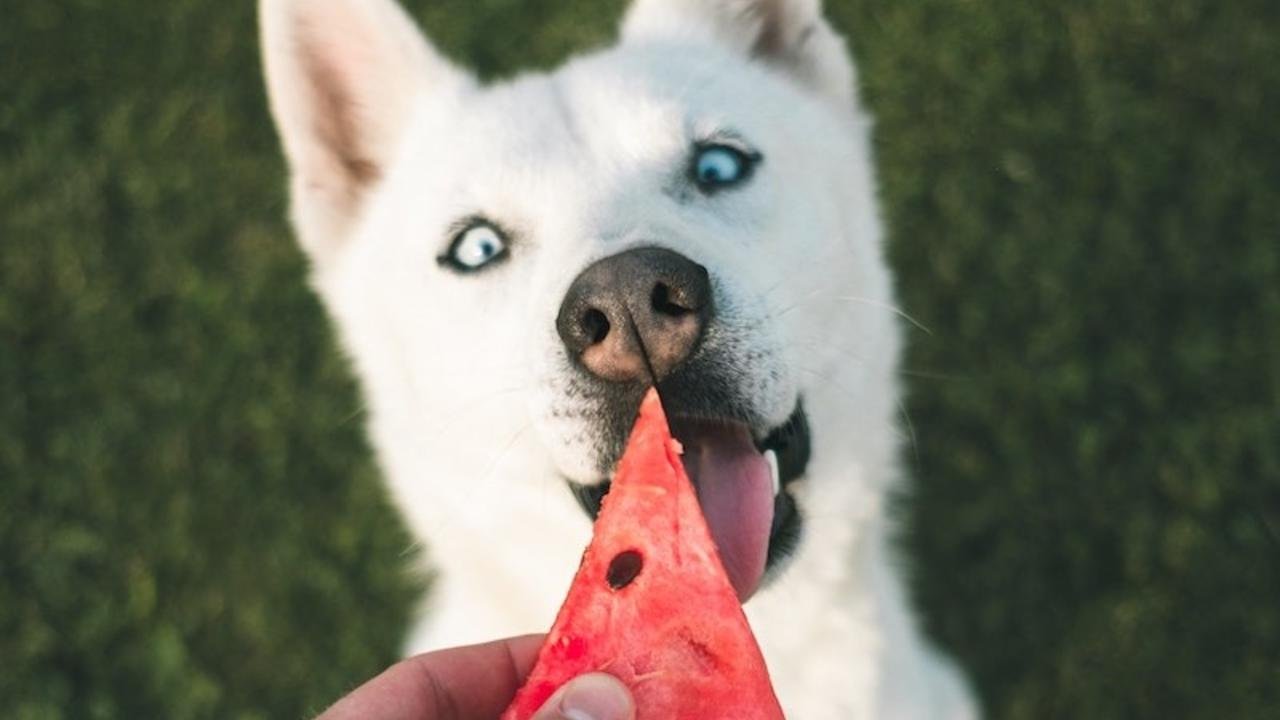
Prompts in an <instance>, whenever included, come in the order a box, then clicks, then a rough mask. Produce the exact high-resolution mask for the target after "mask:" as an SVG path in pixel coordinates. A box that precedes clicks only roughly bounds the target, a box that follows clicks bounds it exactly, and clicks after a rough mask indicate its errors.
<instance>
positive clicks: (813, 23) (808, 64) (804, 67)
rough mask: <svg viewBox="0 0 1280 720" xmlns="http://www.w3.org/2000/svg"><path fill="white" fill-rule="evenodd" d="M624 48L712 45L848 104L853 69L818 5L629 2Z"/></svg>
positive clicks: (792, 1)
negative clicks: (759, 62)
mask: <svg viewBox="0 0 1280 720" xmlns="http://www.w3.org/2000/svg"><path fill="white" fill-rule="evenodd" d="M622 37H623V41H624V42H643V41H651V40H678V41H686V42H688V41H692V42H714V43H717V44H720V45H722V46H726V47H728V48H730V49H732V50H734V51H735V52H739V53H742V54H744V55H747V56H750V57H753V58H758V59H760V60H762V61H764V62H767V63H770V64H772V65H774V66H777V67H780V68H782V69H783V70H785V71H786V72H788V73H789V74H791V75H792V76H794V77H795V78H796V80H798V81H799V82H800V83H801V84H802V85H805V86H807V87H810V88H811V89H813V90H816V91H818V92H819V93H821V94H823V95H826V96H828V97H830V98H832V99H834V100H836V101H838V102H845V103H847V102H852V100H853V93H854V86H853V85H854V72H853V64H852V63H851V62H850V60H849V54H848V50H847V48H846V47H845V43H844V40H843V39H842V38H841V37H840V36H839V35H837V34H836V32H835V31H834V30H832V28H831V26H830V25H829V24H827V21H826V19H824V18H823V16H822V3H821V0H634V2H632V4H631V9H630V10H629V11H628V12H627V16H626V19H625V20H624V21H623V25H622Z"/></svg>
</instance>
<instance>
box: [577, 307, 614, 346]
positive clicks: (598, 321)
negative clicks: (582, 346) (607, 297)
mask: <svg viewBox="0 0 1280 720" xmlns="http://www.w3.org/2000/svg"><path fill="white" fill-rule="evenodd" d="M582 334H583V336H584V337H585V338H586V339H587V343H588V344H589V345H598V344H599V343H602V342H604V339H605V338H606V337H608V336H609V317H608V316H607V315H605V314H604V313H603V312H601V311H600V310H598V309H596V308H590V309H588V310H587V311H586V312H584V313H583V314H582Z"/></svg>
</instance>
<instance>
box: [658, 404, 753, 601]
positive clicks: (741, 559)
mask: <svg viewBox="0 0 1280 720" xmlns="http://www.w3.org/2000/svg"><path fill="white" fill-rule="evenodd" d="M676 424H677V427H676V428H675V429H676V432H675V436H676V439H677V440H679V441H680V443H681V444H682V445H683V446H684V458H683V459H684V467H685V472H687V473H689V478H690V479H691V480H693V483H694V486H695V487H697V490H698V501H699V502H700V503H701V504H702V514H703V516H704V517H706V519H707V525H708V526H710V528H711V537H712V538H714V539H715V541H716V547H717V548H719V550H720V559H721V561H723V562H724V569H725V572H727V573H728V575H729V581H730V582H731V583H733V589H734V590H736V591H737V593H738V599H739V600H741V601H743V602H746V600H747V598H749V597H751V595H752V594H754V593H755V591H756V589H757V588H758V587H759V586H760V578H761V577H763V576H764V568H765V560H766V559H767V557H768V552H769V531H770V528H771V527H772V525H773V478H772V477H771V476H770V472H769V463H768V462H767V461H766V460H765V459H764V456H763V455H761V454H760V453H759V452H757V451H756V448H755V444H754V443H752V441H751V434H750V431H749V430H748V429H747V428H746V427H744V426H737V425H724V424H712V423H701V422H698V423H694V422H687V423H679V422H677V423H676Z"/></svg>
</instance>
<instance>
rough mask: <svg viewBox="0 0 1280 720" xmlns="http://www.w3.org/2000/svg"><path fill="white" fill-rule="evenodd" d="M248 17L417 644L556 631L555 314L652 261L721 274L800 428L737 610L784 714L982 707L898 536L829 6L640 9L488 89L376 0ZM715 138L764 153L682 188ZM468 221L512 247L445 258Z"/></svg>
mask: <svg viewBox="0 0 1280 720" xmlns="http://www.w3.org/2000/svg"><path fill="white" fill-rule="evenodd" d="M262 21H263V36H264V55H265V58H266V69H267V76H268V85H269V88H270V92H271V98H272V109H273V112H274V114H275V117H276V120H277V123H278V125H279V127H280V130H281V135H282V137H283V144H284V147H285V151H286V154H287V156H288V158H289V161H290V167H291V171H292V176H293V185H292V187H293V212H294V222H295V225H296V227H297V230H298V234H299V237H300V240H301V243H302V245H303V247H304V248H306V249H307V251H308V253H309V254H310V256H311V259H312V262H313V271H314V274H313V281H314V285H315V287H316V289H317V290H318V292H319V293H320V295H321V296H322V297H323V299H324V301H325V303H326V304H327V306H328V308H329V310H330V312H331V313H332V315H333V317H334V319H335V320H336V323H337V326H338V328H339V330H340V332H341V335H342V339H343V341H344V345H345V347H346V348H347V349H348V351H349V352H350V354H351V357H352V359H353V360H354V362H355V365H356V368H357V371H358V374H359V376H360V378H361V379H362V381H363V384H364V389H365V393H366V396H367V398H368V402H369V407H370V417H371V434H372V438H373V442H374V444H375V446H376V448H377V451H378V456H379V459H380V462H381V464H382V467H383V469H384V471H385V473H386V476H387V479H388V482H389V484H390V487H391V489H392V491H393V493H394V495H395V497H396V499H397V501H398V503H399V506H400V508H401V509H402V510H403V512H404V514H405V516H406V517H407V519H408V521H409V523H410V525H411V526H412V528H413V529H414V530H415V531H416V532H417V533H419V534H420V535H421V536H422V537H423V538H424V539H426V540H427V541H428V547H429V549H430V552H431V560H432V562H433V564H434V566H435V567H436V568H438V570H439V575H438V581H437V583H436V585H435V586H434V591H433V593H432V596H431V598H430V599H429V601H428V605H429V607H427V608H425V609H424V621H423V622H422V624H421V625H420V626H419V627H418V628H417V629H416V630H415V631H414V633H413V636H412V638H411V639H410V641H409V649H410V650H414V651H417V650H422V649H426V648H431V647H438V646H442V645H451V644H456V643H465V642H474V641H479V640H485V639H491V638H493V637H496V636H501V635H509V634H514V633H524V632H532V631H541V630H545V629H546V628H547V627H548V626H549V625H550V623H551V620H552V619H553V618H554V615H555V611H556V608H557V606H558V604H559V601H560V599H561V598H562V596H563V593H564V590H565V588H567V587H568V584H569V582H570V580H571V577H572V574H573V572H574V570H575V569H576V567H577V561H578V557H579V555H580V554H581V551H582V548H583V547H584V546H585V544H586V542H587V541H588V539H589V535H590V524H589V522H588V520H587V518H586V516H585V514H584V513H583V512H582V510H581V509H580V508H579V507H578V506H577V504H576V503H575V501H574V500H573V498H572V497H571V496H570V494H569V492H568V491H567V489H566V487H565V478H566V477H568V478H573V479H575V480H578V481H580V482H593V481H595V480H596V479H597V477H596V474H597V471H596V470H595V464H594V460H595V458H594V457H593V455H592V450H591V444H590V442H589V441H590V439H591V437H592V431H593V428H592V426H591V425H590V423H587V422H585V421H584V420H582V419H581V418H580V417H575V416H574V411H575V409H580V408H579V406H578V405H577V403H578V402H580V400H579V399H576V398H574V397H572V396H571V393H569V392H568V388H567V380H566V378H567V376H568V375H569V371H570V368H569V367H568V366H567V364H566V362H565V359H564V351H563V348H562V347H561V345H560V341H559V339H558V338H557V336H556V333H555V328H554V318H555V315H556V311H557V308H558V306H559V304H560V300H561V298H562V296H563V295H564V293H565V290H566V288H567V287H568V285H569V283H570V282H571V281H572V280H573V278H574V277H575V276H576V275H577V274H578V272H579V271H581V270H582V269H583V268H584V267H586V266H587V265H588V264H590V263H591V262H592V261H594V260H596V259H598V258H601V257H604V256H607V255H610V254H612V253H614V252H617V251H618V250H620V249H622V248H626V247H629V246H631V245H636V244H641V243H657V244H660V245H663V246H666V247H670V248H672V249H675V250H677V251H679V252H681V253H683V254H685V255H687V256H689V257H690V258H693V259H695V260H696V261H697V262H699V263H701V264H703V265H705V266H707V267H708V268H709V270H710V272H711V274H712V276H713V278H714V279H715V281H716V286H715V292H716V297H715V302H716V307H717V313H718V319H717V322H718V323H719V326H718V330H717V331H716V332H717V336H716V338H715V339H714V342H717V343H720V344H721V347H722V348H724V349H725V351H726V352H727V353H728V354H730V355H734V356H735V357H742V358H745V354H744V353H745V351H750V352H751V353H752V354H753V356H754V357H753V360H752V361H750V362H747V361H746V360H745V359H743V360H741V361H740V362H739V367H737V373H738V375H740V377H741V382H742V383H743V385H742V387H744V388H751V390H752V393H753V402H754V403H755V408H756V410H758V411H759V413H760V414H761V415H762V416H764V417H766V418H767V419H768V420H769V422H771V423H775V424H776V423H780V422H782V421H783V420H784V419H785V418H786V417H787V415H788V414H789V412H790V410H791V408H792V406H793V405H794V403H795V401H796V398H797V397H798V396H803V398H804V401H805V405H806V408H807V410H808V413H809V417H810V421H811V425H812V428H813V443H814V453H813V460H812V462H811V464H810V466H809V471H808V473H807V476H806V478H805V479H803V480H802V481H801V482H800V484H799V486H798V489H797V491H796V495H797V501H798V503H799V505H800V507H801V511H802V514H803V515H804V517H805V522H806V524H805V539H804V541H803V543H802V544H801V545H800V548H799V551H798V553H797V555H796V557H795V558H794V559H793V561H792V562H791V564H790V565H789V566H788V567H787V568H786V570H785V572H784V573H783V574H782V576H781V578H780V579H779V580H778V581H777V582H776V583H774V584H773V585H772V586H770V587H767V588H765V589H764V590H762V591H761V592H760V593H759V594H758V595H757V596H756V597H755V598H754V599H753V600H752V601H751V602H750V603H748V605H747V612H748V615H749V617H750V619H751V621H752V626H753V628H754V629H755V631H756V633H757V635H758V637H759V640H760V642H761V645H762V647H763V648H764V652H765V656H766V658H767V660H768V663H769V667H770V671H771V673H772V675H773V678H774V680H775V684H776V687H777V690H778V693H779V696H780V697H781V699H782V702H783V705H784V707H785V708H786V709H787V712H788V714H789V716H790V717H792V718H798V719H800V720H827V719H829V720H848V719H849V718H867V719H871V718H876V719H877V720H885V719H888V718H972V717H975V716H976V711H975V706H974V703H973V701H972V699H971V696H970V693H969V691H968V689H967V687H966V685H965V683H964V681H963V680H962V679H961V677H960V675H959V674H958V673H957V672H956V671H955V669H954V668H953V667H952V666H951V664H950V663H949V662H948V661H947V660H945V659H943V658H941V657H940V656H938V655H937V654H936V653H935V652H934V651H933V650H932V649H930V648H929V647H928V645H927V643H926V642H925V641H924V640H923V638H922V637H921V635H920V633H919V631H918V629H917V627H916V624H915V621H914V619H913V617H912V614H911V612H910V610H909V609H908V604H907V601H906V597H905V593H904V589H903V587H902V580H901V573H900V571H899V569H898V567H897V565H896V562H895V559H894V553H893V550H892V548H891V547H890V541H889V537H890V532H891V530H892V528H891V526H890V522H889V518H888V516H887V513H886V509H885V506H884V505H885V498H886V495H887V493H888V492H889V491H890V490H891V489H892V488H893V486H894V484H895V482H896V480H897V476H898V472H897V469H896V458H897V448H898V437H897V434H896V432H895V422H894V418H895V416H896V413H897V410H898V406H897V400H896V397H897V395H896V392H897V388H896V384H897V383H896V378H895V368H896V363H897V355H898V345H899V337H898V328H897V324H896V322H895V318H894V316H893V315H892V312H891V311H890V310H889V308H890V307H891V306H892V288H891V282H890V277H889V274H888V271H887V269H886V267H885V264H884V261H883V258H882V248H881V227H880V220H879V216H878V211H877V207H876V204H875V187H874V183H873V178H872V172H871V167H872V163H871V155H870V150H869V143H868V122H867V120H866V119H865V116H864V115H863V114H862V113H861V111H860V110H859V108H858V107H857V104H856V98H855V94H854V83H853V69H852V66H851V64H850V63H849V60H848V58H847V55H846V53H845V50H844V47H843V43H842V42H841V41H840V40H839V38H838V36H836V34H835V33H834V32H832V31H831V29H830V28H829V27H828V26H827V24H826V23H825V21H823V20H822V18H821V16H820V12H819V9H818V3H817V2H816V0H636V3H635V5H634V6H633V7H632V9H631V11H630V13H629V14H628V17H627V19H626V21H625V23H624V31H623V37H622V40H621V41H620V42H619V44H618V45H617V46H616V47H613V48H610V49H606V50H603V51H600V52H597V53H594V54H590V55H586V56H583V57H580V58H577V59H575V60H573V61H571V62H569V63H568V64H566V65H565V66H564V67H562V68H561V69H559V70H558V71H556V72H554V73H552V74H550V75H528V76H523V77H519V78H516V79H515V80H512V81H510V82H505V83H501V84H496V85H493V86H490V87H480V86H478V85H477V84H476V83H474V82H473V81H472V80H471V79H470V78H469V77H468V76H467V75H466V74H464V73H463V72H462V71H461V70H459V69H456V68H455V67H453V66H452V65H450V64H448V63H447V62H446V61H445V60H443V59H442V58H441V57H440V56H439V55H438V54H437V53H436V52H435V51H433V50H432V49H431V48H430V47H429V46H428V45H427V43H426V41H425V40H424V39H422V38H421V36H420V34H419V33H418V32H417V31H416V29H414V28H413V26H412V23H411V22H410V21H409V19H408V18H407V16H406V15H405V14H404V13H403V12H401V11H400V10H399V9H398V8H397V7H396V6H395V5H394V4H393V3H392V2H391V0H263V4H262ZM726 128H731V129H732V130H733V131H735V132H737V133H739V134H741V135H742V136H743V137H744V138H745V139H747V140H748V141H749V142H751V143H752V144H753V145H754V146H755V147H756V148H757V149H759V150H760V151H761V152H762V153H763V155H764V157H765V160H764V162H763V164H762V165H761V167H760V169H759V171H758V172H757V174H756V176H755V177H754V178H753V179H752V180H751V182H750V183H749V184H748V185H746V186H744V187H742V188H739V189H735V190H733V191H732V192H726V193H722V194H719V195H716V196H713V197H702V196H699V195H697V194H696V193H693V194H692V195H685V196H683V197H680V196H678V193H673V192H672V190H671V187H672V184H673V183H674V182H676V179H678V175H679V172H680V170H681V169H682V168H683V167H685V165H686V164H687V155H688V153H689V147H690V145H691V143H692V142H694V141H695V140H697V139H700V138H701V137H702V136H703V135H704V134H706V133H708V132H711V131H714V130H717V129H726ZM477 213H479V214H483V215H485V216H487V217H489V218H491V219H493V220H495V221H496V222H499V223H501V224H502V225H503V226H504V227H505V228H507V229H508V230H510V231H511V234H512V235H513V244H512V248H511V256H510V258H509V259H508V260H507V261H506V262H505V263H503V264H502V265H499V266H496V267H494V268H491V269H489V270H486V271H485V272H483V273H479V274H475V275H466V276H463V275H458V274H456V273H452V272H450V271H448V270H447V269H444V268H441V267H440V266H439V265H438V263H437V262H436V257H437V256H438V255H439V254H440V253H442V252H443V251H444V249H445V248H446V247H447V245H448V242H449V239H450V236H449V228H450V227H451V226H452V224H454V223H456V222H457V220H458V219H459V218H461V217H465V216H468V215H473V214H477ZM735 353H736V355H735Z"/></svg>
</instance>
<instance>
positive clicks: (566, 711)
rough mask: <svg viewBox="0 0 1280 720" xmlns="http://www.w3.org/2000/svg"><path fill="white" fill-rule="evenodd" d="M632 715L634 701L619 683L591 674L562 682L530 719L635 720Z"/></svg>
mask: <svg viewBox="0 0 1280 720" xmlns="http://www.w3.org/2000/svg"><path fill="white" fill-rule="evenodd" d="M635 716H636V706H635V702H634V701H632V699H631V693H630V692H628V691H627V687H626V686H625V685H623V684H622V682H621V681H620V680H618V679H617V678H615V677H614V676H612V675H606V674H605V673H591V674H589V675H580V676H578V677H576V678H574V679H573V680H570V681H569V682H567V683H565V685H564V687H562V688H560V689H559V690H557V691H556V693H555V694H554V695H552V696H551V699H549V700H547V702H546V704H544V705H543V706H542V708H541V709H539V710H538V712H536V713H534V716H533V718H532V720H634V718H635Z"/></svg>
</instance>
